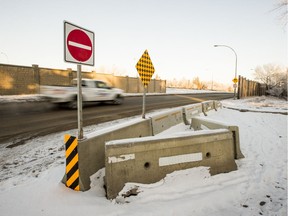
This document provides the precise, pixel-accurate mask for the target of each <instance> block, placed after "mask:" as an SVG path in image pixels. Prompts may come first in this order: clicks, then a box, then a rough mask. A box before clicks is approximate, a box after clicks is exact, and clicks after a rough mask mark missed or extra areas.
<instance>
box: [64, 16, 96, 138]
mask: <svg viewBox="0 0 288 216" xmlns="http://www.w3.org/2000/svg"><path fill="white" fill-rule="evenodd" d="M64 60H65V61H66V62H71V63H76V64H77V117H78V140H81V139H84V136H83V117H82V116H83V114H82V74H81V65H82V64H83V65H90V66H93V65H94V32H92V31H89V30H87V29H84V28H81V27H79V26H77V25H74V24H72V23H69V22H66V21H64Z"/></svg>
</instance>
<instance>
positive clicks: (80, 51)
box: [64, 21, 94, 66]
mask: <svg viewBox="0 0 288 216" xmlns="http://www.w3.org/2000/svg"><path fill="white" fill-rule="evenodd" d="M64 60H65V61H66V62H72V63H77V64H84V65H91V66H93V65H94V32H92V31H89V30H87V29H84V28H81V27H79V26H76V25H74V24H71V23H68V22H66V21H65V22H64Z"/></svg>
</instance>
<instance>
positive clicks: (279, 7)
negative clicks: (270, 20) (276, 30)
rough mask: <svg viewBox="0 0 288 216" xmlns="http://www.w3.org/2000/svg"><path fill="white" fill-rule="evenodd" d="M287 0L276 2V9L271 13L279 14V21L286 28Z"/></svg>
mask: <svg viewBox="0 0 288 216" xmlns="http://www.w3.org/2000/svg"><path fill="white" fill-rule="evenodd" d="M287 7H288V0H278V3H277V4H276V7H275V8H274V9H273V10H272V11H277V12H280V15H279V19H280V21H282V22H283V25H284V26H286V25H287V22H288V8H287Z"/></svg>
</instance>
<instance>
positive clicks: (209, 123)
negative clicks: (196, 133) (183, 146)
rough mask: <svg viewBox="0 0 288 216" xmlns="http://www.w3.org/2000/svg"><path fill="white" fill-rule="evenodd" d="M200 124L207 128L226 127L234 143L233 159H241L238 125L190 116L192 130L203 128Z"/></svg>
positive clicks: (242, 156)
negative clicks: (231, 134)
mask: <svg viewBox="0 0 288 216" xmlns="http://www.w3.org/2000/svg"><path fill="white" fill-rule="evenodd" d="M202 126H205V127H206V128H208V129H220V128H224V129H228V130H229V131H231V132H232V133H233V143H234V145H233V146H234V149H233V152H234V158H235V159H241V158H244V155H243V154H242V152H241V149H240V138H239V128H238V126H233V125H228V124H225V123H223V122H219V121H215V120H211V119H207V118H204V117H192V120H191V127H190V128H193V129H194V130H201V129H203V128H202Z"/></svg>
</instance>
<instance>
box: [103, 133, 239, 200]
mask: <svg viewBox="0 0 288 216" xmlns="http://www.w3.org/2000/svg"><path fill="white" fill-rule="evenodd" d="M105 148H106V150H105V151H106V159H105V182H106V189H107V198H108V199H114V198H115V197H116V196H117V195H118V193H119V192H120V191H121V190H122V188H123V187H124V185H125V183H127V182H137V183H145V184H149V183H154V182H157V181H159V180H161V179H163V178H164V177H165V176H166V175H167V174H168V173H171V172H173V171H176V170H182V169H188V168H192V167H198V166H208V167H210V173H211V174H212V175H214V174H218V173H226V172H230V171H233V170H236V169H237V165H236V163H235V161H234V154H233V150H234V149H233V133H232V132H231V131H229V130H227V129H219V130H211V131H205V132H203V131H189V132H184V133H181V134H175V135H170V136H168V137H165V138H159V137H157V136H154V137H144V138H134V139H124V140H115V141H108V142H106V146H105Z"/></svg>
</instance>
